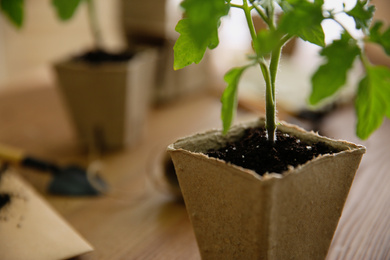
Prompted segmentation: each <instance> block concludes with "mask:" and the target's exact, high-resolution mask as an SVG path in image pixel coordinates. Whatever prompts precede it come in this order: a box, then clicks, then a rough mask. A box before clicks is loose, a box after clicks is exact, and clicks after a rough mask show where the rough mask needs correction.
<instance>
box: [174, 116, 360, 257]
mask: <svg viewBox="0 0 390 260" xmlns="http://www.w3.org/2000/svg"><path fill="white" fill-rule="evenodd" d="M258 125H264V120H262V119H261V120H258V121H256V122H251V123H247V124H242V125H239V126H236V127H234V128H233V129H232V130H231V131H230V132H229V133H228V134H227V135H225V136H224V135H222V134H221V132H220V131H218V130H213V131H209V132H206V133H202V134H197V135H194V136H190V137H187V138H183V139H180V140H178V141H176V142H175V143H173V144H171V145H170V146H169V147H168V151H169V152H170V154H171V157H172V160H173V162H174V165H175V169H176V173H177V175H178V179H179V184H180V187H181V190H182V193H183V197H184V201H185V204H186V207H187V211H188V214H189V217H190V220H191V222H192V225H193V228H194V232H195V236H196V239H197V243H198V246H199V249H200V253H201V256H202V259H300V260H302V259H310V260H312V259H325V257H326V255H327V252H328V249H329V246H330V243H331V241H332V237H333V234H334V232H335V230H336V227H337V223H338V221H339V218H340V216H341V213H342V209H343V206H344V203H345V201H346V198H347V195H348V192H349V189H350V186H351V184H352V181H353V178H354V176H355V172H356V170H357V168H358V166H359V163H360V160H361V158H362V155H363V154H364V153H365V148H364V147H363V146H359V145H355V144H352V143H349V142H345V141H336V140H332V139H328V138H325V137H321V136H319V135H317V134H315V133H313V132H306V131H304V130H303V129H300V128H298V127H296V126H294V125H289V124H287V123H282V125H280V126H279V130H281V131H283V132H285V133H288V134H290V135H295V136H297V137H299V138H300V139H302V140H305V141H307V142H309V143H311V142H316V141H319V140H321V141H323V142H326V143H327V144H329V145H330V146H333V147H337V148H339V149H340V148H341V150H342V151H341V152H339V153H336V154H332V155H331V154H327V155H323V156H320V157H317V158H315V159H313V160H311V161H309V162H307V163H306V164H304V165H301V166H299V167H296V168H291V169H289V170H288V171H286V172H283V173H282V174H275V173H269V174H266V175H264V176H263V177H261V176H259V175H258V174H256V173H255V172H254V171H252V170H248V169H244V168H242V167H238V166H235V165H232V164H229V163H226V162H224V161H222V160H218V159H215V158H210V157H208V156H206V155H205V154H204V153H203V152H206V151H207V150H209V149H211V148H219V147H222V146H223V145H224V144H225V143H226V142H227V141H228V140H235V139H237V138H238V137H239V136H240V135H241V133H243V131H244V129H245V128H247V127H250V126H258Z"/></svg>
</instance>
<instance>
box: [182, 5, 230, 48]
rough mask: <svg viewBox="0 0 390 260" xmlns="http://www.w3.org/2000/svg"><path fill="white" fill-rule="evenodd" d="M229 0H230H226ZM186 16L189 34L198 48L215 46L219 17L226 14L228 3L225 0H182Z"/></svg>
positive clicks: (228, 7)
mask: <svg viewBox="0 0 390 260" xmlns="http://www.w3.org/2000/svg"><path fill="white" fill-rule="evenodd" d="M228 2H230V1H228ZM181 6H182V7H183V9H184V12H185V13H184V15H185V17H186V18H188V27H189V31H188V33H189V35H190V37H191V38H192V40H193V41H194V43H195V44H196V45H198V47H199V48H202V47H203V46H205V45H207V46H208V47H209V48H210V49H212V48H215V47H216V46H217V45H218V43H217V44H216V42H215V35H218V27H219V25H220V20H221V17H223V16H225V15H227V14H228V12H229V9H230V5H229V3H226V2H225V0H184V1H183V2H182V4H181Z"/></svg>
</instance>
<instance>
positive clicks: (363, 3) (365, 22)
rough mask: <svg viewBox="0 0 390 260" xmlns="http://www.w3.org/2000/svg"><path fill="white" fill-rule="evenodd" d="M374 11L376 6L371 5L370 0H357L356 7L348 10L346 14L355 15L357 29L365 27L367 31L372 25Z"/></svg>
mask: <svg viewBox="0 0 390 260" xmlns="http://www.w3.org/2000/svg"><path fill="white" fill-rule="evenodd" d="M374 12H375V7H374V6H373V5H369V4H368V0H357V1H356V5H355V6H354V8H352V9H351V10H350V11H348V12H346V14H348V15H349V16H351V17H353V19H354V20H355V24H356V29H363V30H365V31H367V30H368V28H369V27H370V23H371V20H372V17H373V15H374Z"/></svg>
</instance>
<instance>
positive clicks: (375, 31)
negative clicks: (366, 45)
mask: <svg viewBox="0 0 390 260" xmlns="http://www.w3.org/2000/svg"><path fill="white" fill-rule="evenodd" d="M382 26H383V22H381V21H377V22H375V24H374V25H373V26H372V27H371V29H370V35H369V38H368V41H371V42H374V43H377V44H379V45H381V46H382V48H383V49H384V51H385V52H386V54H387V55H390V27H388V28H387V29H386V30H385V31H384V32H383V33H382V32H381V31H382Z"/></svg>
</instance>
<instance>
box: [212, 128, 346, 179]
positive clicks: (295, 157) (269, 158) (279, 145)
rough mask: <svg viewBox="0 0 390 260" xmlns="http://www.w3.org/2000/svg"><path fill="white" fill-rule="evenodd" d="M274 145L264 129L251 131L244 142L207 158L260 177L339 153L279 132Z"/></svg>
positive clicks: (227, 146)
mask: <svg viewBox="0 0 390 260" xmlns="http://www.w3.org/2000/svg"><path fill="white" fill-rule="evenodd" d="M276 137H277V140H276V142H275V143H274V144H271V143H270V142H268V141H267V138H266V131H265V129H264V128H249V129H247V130H246V131H245V132H244V135H243V137H242V138H241V139H239V140H237V141H234V142H230V143H228V144H227V145H226V146H225V147H222V148H220V149H218V150H209V151H208V152H207V155H208V156H210V157H215V158H218V159H222V160H224V161H226V162H230V163H232V164H235V165H238V166H241V167H243V168H246V169H251V170H254V171H255V172H256V173H258V174H259V175H263V174H264V173H266V172H269V173H271V172H273V173H282V172H284V171H286V170H288V167H289V166H290V167H291V166H292V167H296V166H298V165H301V164H304V163H306V162H307V161H309V160H311V159H313V158H315V157H317V156H319V155H322V154H332V153H337V152H339V151H338V150H335V149H334V148H331V147H329V146H328V145H326V144H325V143H323V142H318V143H314V144H308V143H305V142H304V141H302V140H301V139H299V138H297V137H295V136H290V135H289V134H286V133H283V132H280V131H277V132H276Z"/></svg>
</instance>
